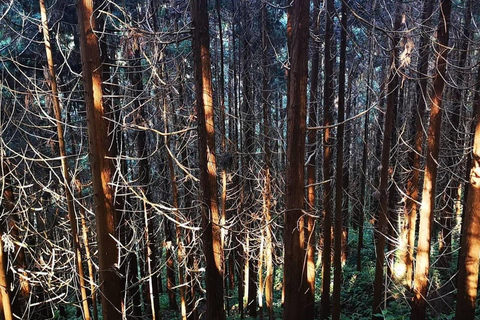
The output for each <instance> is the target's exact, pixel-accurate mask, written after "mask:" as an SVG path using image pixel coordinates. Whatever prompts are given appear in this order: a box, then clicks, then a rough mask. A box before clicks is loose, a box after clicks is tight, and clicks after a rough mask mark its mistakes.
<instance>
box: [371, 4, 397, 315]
mask: <svg viewBox="0 0 480 320" xmlns="http://www.w3.org/2000/svg"><path fill="white" fill-rule="evenodd" d="M403 14H404V13H403V12H402V7H401V4H399V5H398V7H397V13H396V17H395V26H394V28H395V32H397V33H396V34H395V35H394V36H393V38H392V49H391V62H390V68H389V74H388V82H387V83H388V85H387V93H386V95H387V108H386V111H385V123H384V129H383V143H382V158H381V171H380V186H379V188H378V189H379V193H380V212H379V217H378V224H377V230H376V232H377V245H376V250H377V257H376V260H375V282H374V291H373V316H372V318H373V319H374V320H375V319H379V318H383V316H379V314H381V313H380V312H381V309H382V306H381V303H382V297H383V293H384V290H385V288H384V282H383V266H384V263H385V261H384V260H385V243H386V238H387V233H388V223H387V212H388V179H389V176H388V175H389V169H390V167H389V160H390V148H391V143H392V141H391V140H392V133H393V130H394V121H395V117H394V115H395V113H396V110H395V109H396V98H397V93H398V60H397V54H398V52H397V45H398V42H399V41H400V37H399V35H398V31H399V30H400V27H401V24H402V16H403Z"/></svg>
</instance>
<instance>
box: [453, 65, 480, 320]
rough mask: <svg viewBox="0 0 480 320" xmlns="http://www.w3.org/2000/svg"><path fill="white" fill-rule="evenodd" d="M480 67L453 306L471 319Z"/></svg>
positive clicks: (477, 224) (478, 216) (479, 187)
mask: <svg viewBox="0 0 480 320" xmlns="http://www.w3.org/2000/svg"><path fill="white" fill-rule="evenodd" d="M479 80H480V68H479V69H478V75H477V84H476V86H475V90H476V93H475V99H474V103H475V105H474V110H473V112H474V114H473V116H474V121H475V123H476V126H475V132H474V133H475V135H474V142H473V150H472V168H471V170H470V181H469V184H468V185H467V188H468V189H469V192H468V199H467V203H466V207H465V208H464V210H465V214H464V218H463V228H462V242H461V247H460V254H459V256H458V291H457V305H456V309H455V317H456V319H465V320H473V319H474V318H475V307H476V300H477V288H478V267H479V261H480V256H479V253H480V250H479V245H480V243H479V239H480V237H479V230H480V206H479V202H478V199H479V197H480V181H479V179H480V174H479V172H480V161H479V160H480V93H479V92H480V81H479Z"/></svg>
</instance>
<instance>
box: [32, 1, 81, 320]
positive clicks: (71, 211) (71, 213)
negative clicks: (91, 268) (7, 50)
mask: <svg viewBox="0 0 480 320" xmlns="http://www.w3.org/2000/svg"><path fill="white" fill-rule="evenodd" d="M40 15H41V18H42V32H43V41H44V43H45V51H46V55H47V64H48V76H49V80H50V81H49V82H50V87H51V89H52V102H53V111H54V113H55V120H56V122H57V135H58V147H59V151H60V157H61V160H60V161H61V164H62V174H63V179H64V189H65V195H66V198H67V210H68V218H69V220H70V228H71V230H72V240H73V246H72V247H73V251H74V253H75V265H76V267H77V272H78V278H79V287H80V288H79V289H80V293H81V304H82V312H83V314H84V317H85V319H86V320H90V310H89V308H88V300H87V290H86V285H85V278H84V272H83V259H82V254H81V252H80V243H79V237H78V230H77V217H76V215H75V208H74V203H73V193H72V190H71V188H72V185H71V182H72V178H71V177H70V173H69V168H68V163H67V152H66V148H65V138H64V134H63V132H64V128H63V125H62V114H61V110H60V100H59V97H58V96H59V92H58V87H57V75H56V72H55V66H54V63H53V55H52V47H51V43H50V31H49V29H48V19H47V10H46V8H45V0H40Z"/></svg>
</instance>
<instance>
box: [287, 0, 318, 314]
mask: <svg viewBox="0 0 480 320" xmlns="http://www.w3.org/2000/svg"><path fill="white" fill-rule="evenodd" d="M288 19H289V24H290V25H291V29H292V30H291V35H292V39H291V48H290V52H291V69H290V75H289V81H288V100H289V104H288V129H287V172H286V190H285V229H284V241H285V265H284V286H285V304H284V312H283V319H285V320H287V319H288V320H291V319H313V314H308V313H307V312H306V311H307V308H306V295H305V291H306V290H305V289H306V287H307V286H306V274H305V273H304V272H303V270H304V268H303V266H304V257H305V250H304V248H305V231H304V227H305V226H304V219H303V208H304V201H303V198H304V168H305V167H304V160H305V133H306V113H307V112H306V107H307V78H308V36H309V1H301V0H295V1H294V2H293V5H292V8H291V15H290V16H289V17H288Z"/></svg>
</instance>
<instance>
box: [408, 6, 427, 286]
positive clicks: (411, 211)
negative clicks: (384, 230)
mask: <svg viewBox="0 0 480 320" xmlns="http://www.w3.org/2000/svg"><path fill="white" fill-rule="evenodd" d="M433 5H434V1H429V0H425V1H424V4H423V13H422V21H423V23H422V25H423V26H424V27H423V28H424V30H423V33H422V37H421V39H420V48H419V55H420V60H419V63H418V66H417V68H418V73H419V76H420V77H421V78H420V83H419V85H418V87H417V109H416V110H415V111H416V112H415V136H414V141H413V143H414V148H413V149H412V150H411V151H410V152H409V155H408V157H409V161H410V163H411V173H410V177H409V179H408V181H407V186H406V201H405V209H404V213H403V216H404V218H403V219H404V222H403V226H402V230H401V233H400V245H399V248H400V249H399V251H400V252H399V257H400V259H399V264H400V267H399V270H402V269H403V270H405V275H404V283H405V286H406V287H407V288H411V286H412V279H413V252H414V248H415V229H416V224H417V211H418V206H417V202H418V199H419V187H418V184H419V178H420V169H421V165H420V160H421V155H422V149H423V147H422V145H423V138H424V135H423V130H424V129H423V115H424V113H425V108H426V103H427V101H428V98H427V84H428V59H429V56H430V45H429V42H430V36H429V34H428V33H427V30H428V28H429V25H430V21H431V19H430V16H431V15H432V11H433ZM402 265H403V266H402Z"/></svg>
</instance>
